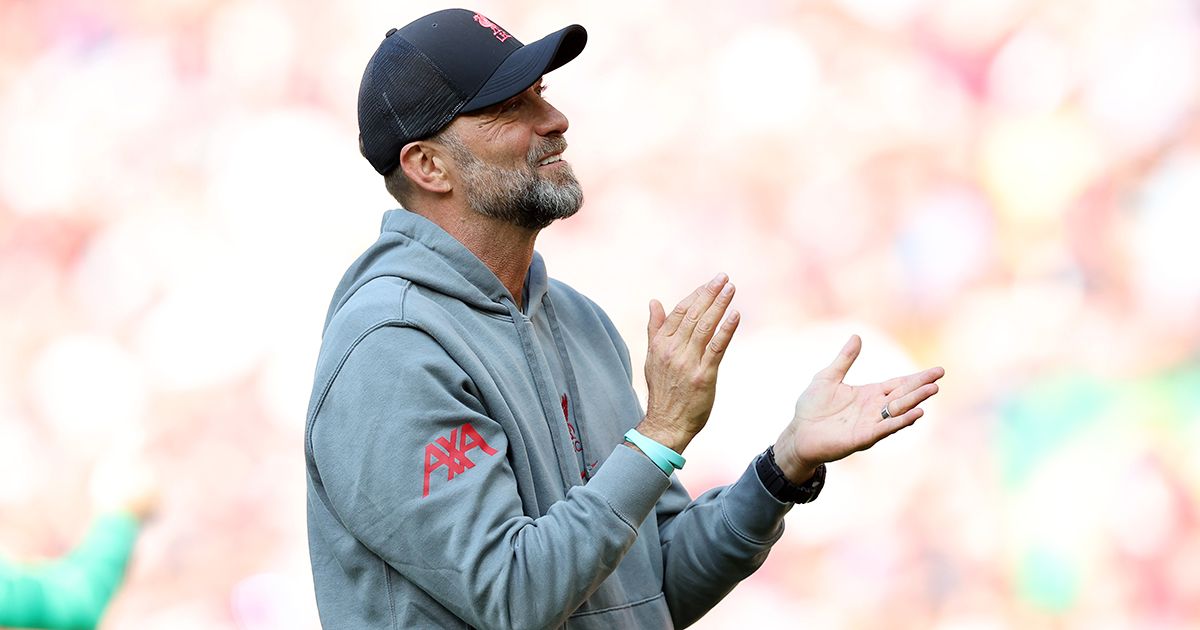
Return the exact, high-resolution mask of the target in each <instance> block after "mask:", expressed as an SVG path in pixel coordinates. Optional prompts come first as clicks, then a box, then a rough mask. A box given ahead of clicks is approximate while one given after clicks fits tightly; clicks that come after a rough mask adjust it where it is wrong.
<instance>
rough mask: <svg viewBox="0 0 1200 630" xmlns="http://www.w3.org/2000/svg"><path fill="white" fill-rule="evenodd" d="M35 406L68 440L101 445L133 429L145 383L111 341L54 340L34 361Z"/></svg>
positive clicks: (130, 359) (143, 399)
mask: <svg viewBox="0 0 1200 630" xmlns="http://www.w3.org/2000/svg"><path fill="white" fill-rule="evenodd" d="M31 385H32V394H33V399H34V403H35V404H36V405H37V408H38V410H39V411H40V412H41V413H42V414H43V415H44V416H45V417H46V419H48V420H49V421H50V424H51V426H53V427H54V429H55V430H56V431H57V432H58V434H59V436H60V437H61V438H62V439H63V440H64V441H65V442H67V443H70V444H72V445H76V446H84V447H87V448H92V449H102V448H104V447H105V445H107V444H110V443H111V442H112V441H113V440H114V439H120V438H123V437H124V436H128V435H130V434H132V433H136V432H137V431H138V430H139V429H138V426H139V425H138V422H139V421H140V420H141V419H142V416H143V414H144V412H145V409H146V396H147V394H146V383H145V380H144V378H143V376H142V373H141V371H140V370H139V368H138V366H137V363H136V362H135V361H134V359H133V357H131V356H130V354H129V353H128V352H127V351H126V350H125V349H124V348H123V347H121V346H120V345H119V344H117V343H116V342H115V341H114V340H113V339H111V338H109V337H101V336H93V335H69V336H63V337H59V338H57V339H55V340H54V341H52V342H51V343H50V344H49V345H47V346H46V348H45V349H44V350H42V352H41V353H40V354H39V355H38V356H37V358H36V359H35V360H34V364H33V372H32V383H31Z"/></svg>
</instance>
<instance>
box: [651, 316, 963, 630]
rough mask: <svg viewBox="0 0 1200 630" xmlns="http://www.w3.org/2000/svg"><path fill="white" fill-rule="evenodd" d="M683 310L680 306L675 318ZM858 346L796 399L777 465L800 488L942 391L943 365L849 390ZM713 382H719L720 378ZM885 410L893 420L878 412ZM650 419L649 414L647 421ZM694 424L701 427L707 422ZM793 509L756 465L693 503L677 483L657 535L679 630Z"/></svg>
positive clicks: (736, 577) (762, 553)
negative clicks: (764, 479)
mask: <svg viewBox="0 0 1200 630" xmlns="http://www.w3.org/2000/svg"><path fill="white" fill-rule="evenodd" d="M710 299H712V298H710ZM716 300H717V301H720V298H719V297H717V298H716ZM694 311H695V309H694V308H693V309H692V310H691V311H689V312H688V313H687V314H686V315H685V316H684V317H683V322H684V324H682V325H680V328H683V327H684V326H686V325H687V322H688V320H689V319H693V313H694ZM678 314H679V310H678V309H677V310H676V313H675V314H674V315H678ZM663 320H664V318H663V316H662V314H661V311H660V310H656V309H655V308H654V307H653V306H652V311H651V321H650V328H649V335H650V346H651V348H652V350H653V348H655V346H656V345H660V346H661V345H664V344H666V341H665V340H664V339H663V338H662V336H663V334H664V331H667V330H669V325H670V324H671V322H670V320H669V319H667V321H666V322H665V323H663ZM702 328H703V324H702V323H701V324H697V325H695V329H696V330H697V331H699V330H701V329H702ZM718 342H721V343H718ZM727 343H728V339H727V338H722V337H721V335H720V334H718V335H717V336H714V339H713V342H712V343H710V345H709V348H708V350H710V351H711V350H714V346H716V348H715V350H716V351H717V354H718V355H719V354H720V352H721V351H723V350H724V348H725V347H726V344H727ZM860 349H861V342H860V340H859V339H858V337H857V336H855V337H852V338H851V339H850V341H849V342H848V343H847V344H846V346H845V347H844V348H843V349H842V351H841V352H840V353H839V354H838V356H837V358H836V359H834V361H833V363H832V364H831V365H830V366H829V367H827V368H826V369H824V370H822V371H821V372H819V373H818V374H817V375H816V376H815V377H814V378H813V381H812V383H811V384H810V385H809V387H808V388H807V389H806V390H805V392H804V393H803V394H802V395H801V396H800V399H799V400H798V401H797V404H796V414H795V416H794V418H793V419H792V422H791V423H790V424H789V425H788V427H787V428H786V429H785V430H784V432H783V433H782V434H781V436H780V438H779V440H778V441H777V443H776V445H775V452H776V455H777V462H778V463H779V466H780V468H781V469H782V470H783V472H784V475H785V477H787V479H788V480H789V481H790V482H791V483H793V484H800V483H803V482H804V481H806V480H808V479H809V478H810V477H812V475H813V474H814V472H815V470H816V468H817V466H819V465H820V464H822V463H825V462H832V461H835V460H838V459H841V458H843V457H846V456H847V455H849V454H850V453H853V452H856V451H860V450H865V449H867V448H870V447H871V446H872V445H874V444H875V443H876V442H878V441H879V440H881V439H883V438H884V437H887V436H888V435H891V434H893V433H895V432H896V431H899V430H900V429H902V428H904V427H907V426H910V425H911V424H912V423H913V422H915V421H916V420H917V419H918V418H920V417H921V415H922V413H923V412H922V410H921V409H920V408H919V407H917V405H919V404H921V403H922V402H923V401H925V400H926V399H928V398H929V397H930V396H932V395H934V394H936V393H937V391H938V387H937V385H936V383H935V381H937V380H938V379H939V378H941V376H942V375H943V374H944V370H942V369H941V368H931V369H929V370H925V371H923V372H919V373H916V374H912V375H909V376H904V377H898V378H894V379H891V380H889V381H885V382H883V383H877V384H872V385H865V386H858V387H855V386H849V385H846V384H845V383H843V382H842V380H843V378H844V377H845V375H846V372H847V371H848V370H849V368H850V366H851V365H852V364H853V362H854V360H855V358H857V356H858V352H859V350H860ZM651 366H652V363H651V360H650V359H648V360H647V380H648V381H649V382H650V383H651V385H653V380H652V379H653V376H654V374H653V372H652V367H651ZM714 370H715V368H714ZM713 380H714V384H715V373H714V374H713ZM651 391H652V392H653V387H652V389H651ZM885 405H886V408H887V409H888V413H887V414H886V417H885V416H884V414H882V413H881V412H882V410H883V409H884V408H885ZM651 406H653V399H651ZM651 419H652V416H651V414H649V413H648V414H647V419H646V421H644V422H643V424H647V423H649V422H650V421H651ZM693 426H694V427H698V428H697V429H696V430H699V428H703V423H697V424H695V425H693ZM639 429H640V427H639ZM643 432H644V433H645V432H646V431H643ZM659 435H663V436H664V437H663V438H662V439H659V441H660V443H668V442H666V441H665V440H670V439H672V438H674V439H675V440H676V441H675V442H674V443H675V444H677V445H678V448H677V449H676V450H677V451H678V450H681V449H682V448H684V447H686V446H687V444H688V442H690V439H691V437H693V436H694V435H695V433H688V432H679V431H676V433H674V434H672V433H670V432H669V431H666V432H663V433H659ZM790 507H791V504H790V503H782V502H780V501H779V500H777V499H776V498H775V497H774V496H772V495H771V494H770V493H769V492H768V491H767V490H766V488H764V487H763V484H762V482H761V480H760V479H759V476H758V474H757V473H756V471H755V468H754V466H753V465H751V466H750V467H749V468H748V469H747V471H746V473H745V474H743V475H742V477H741V478H740V479H739V480H738V481H737V482H736V483H735V484H733V485H731V486H727V487H724V488H719V489H715V490H713V491H710V492H708V493H705V494H704V495H703V496H701V497H699V498H698V499H696V500H695V501H690V502H689V498H688V495H687V493H686V491H684V490H683V487H682V486H681V485H680V484H679V483H678V482H677V481H676V482H675V483H674V484H673V486H672V488H671V490H670V491H668V493H667V494H666V495H665V496H664V497H663V499H662V501H660V505H659V531H660V536H661V539H662V544H663V557H664V585H663V589H664V591H665V593H666V595H667V601H668V605H669V607H670V610H671V615H672V617H673V620H674V622H675V624H676V625H677V626H679V627H686V626H687V625H690V624H691V623H694V622H695V621H696V620H697V619H699V618H700V616H702V615H703V614H704V613H706V612H707V611H708V610H709V609H711V608H712V606H714V605H715V604H716V603H717V602H719V601H720V600H721V598H723V597H724V596H725V595H726V594H728V592H729V591H730V590H732V589H733V587H734V586H735V585H736V584H737V583H738V582H739V581H740V580H742V579H743V578H745V577H746V576H748V575H750V574H751V573H753V572H754V570H756V569H757V568H758V567H759V566H760V565H761V564H762V562H763V561H764V560H765V559H766V555H767V552H768V551H769V550H770V547H771V545H772V544H774V542H775V541H776V540H777V539H778V538H779V536H780V535H782V532H783V522H782V519H783V516H784V515H785V514H786V513H787V511H788V510H789V509H790Z"/></svg>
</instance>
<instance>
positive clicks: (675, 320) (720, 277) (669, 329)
mask: <svg viewBox="0 0 1200 630" xmlns="http://www.w3.org/2000/svg"><path fill="white" fill-rule="evenodd" d="M727 279H728V278H727V276H726V275H725V274H723V273H719V274H717V275H716V276H714V277H713V279H712V280H709V281H708V282H707V283H705V284H702V285H700V286H699V287H696V290H695V291H692V294H691V295H689V296H687V297H685V298H683V299H682V300H680V302H679V304H676V305H675V308H674V309H673V310H672V311H671V314H670V315H668V316H667V319H666V321H664V322H663V325H662V327H661V328H660V329H659V332H661V333H662V334H664V335H673V334H675V331H676V330H678V329H679V324H680V322H682V321H683V318H684V317H685V316H686V315H687V314H688V312H689V310H690V309H691V307H692V303H694V302H695V301H696V299H697V298H699V297H700V296H701V295H702V294H703V293H704V292H705V291H706V290H707V289H708V288H709V287H714V286H715V288H713V289H712V294H713V295H716V293H717V291H718V290H720V288H721V285H723V284H725V281H726V280H727Z"/></svg>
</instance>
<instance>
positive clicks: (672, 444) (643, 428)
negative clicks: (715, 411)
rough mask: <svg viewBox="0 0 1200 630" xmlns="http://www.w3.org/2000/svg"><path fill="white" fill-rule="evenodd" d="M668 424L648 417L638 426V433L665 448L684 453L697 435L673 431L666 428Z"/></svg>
mask: <svg viewBox="0 0 1200 630" xmlns="http://www.w3.org/2000/svg"><path fill="white" fill-rule="evenodd" d="M665 424H666V423H663V422H658V421H656V420H654V419H653V418H651V417H650V416H649V415H647V416H646V417H645V418H644V419H643V420H642V421H641V422H640V423H638V425H637V432H638V433H641V434H642V435H644V436H646V437H648V438H650V439H651V440H654V441H655V442H658V443H659V444H662V445H663V446H665V447H667V448H669V449H671V450H673V451H675V452H676V453H683V450H684V449H685V448H687V447H688V444H691V443H692V438H694V437H696V434H695V433H691V432H688V431H681V430H678V429H671V428H667V427H665V426H664V425H665Z"/></svg>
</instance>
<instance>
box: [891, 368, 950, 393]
mask: <svg viewBox="0 0 1200 630" xmlns="http://www.w3.org/2000/svg"><path fill="white" fill-rule="evenodd" d="M945 375H946V370H944V369H942V368H940V367H932V368H929V369H928V370H923V371H921V372H915V373H913V374H908V375H906V376H897V377H896V378H892V379H888V380H886V381H884V382H882V383H880V385H881V386H882V387H883V395H884V396H889V395H891V394H892V393H893V392H896V391H897V390H900V391H901V392H905V391H911V390H914V389H916V388H918V387H921V386H922V385H925V384H928V383H932V382H934V381H936V380H938V379H940V378H942V377H943V376H945Z"/></svg>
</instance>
